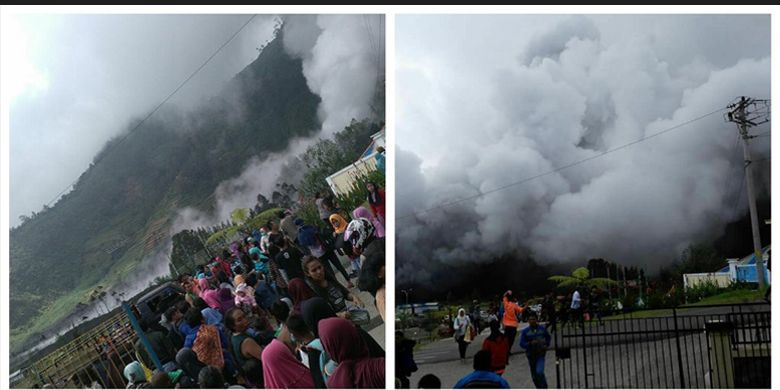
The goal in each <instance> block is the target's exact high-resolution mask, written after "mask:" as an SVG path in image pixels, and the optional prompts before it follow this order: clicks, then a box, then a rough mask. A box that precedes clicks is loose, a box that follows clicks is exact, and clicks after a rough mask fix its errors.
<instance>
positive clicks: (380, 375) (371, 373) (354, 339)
mask: <svg viewBox="0 0 780 390" xmlns="http://www.w3.org/2000/svg"><path fill="white" fill-rule="evenodd" d="M318 327H319V336H320V340H321V341H322V346H323V347H324V348H325V351H327V352H328V354H329V355H330V357H331V359H333V360H334V361H336V362H338V363H339V365H338V367H336V371H334V372H333V375H331V376H330V378H328V388H336V389H353V388H358V389H360V388H363V389H380V388H384V387H385V358H372V357H370V356H369V353H368V347H367V346H366V343H365V342H364V341H363V339H362V338H361V337H360V334H359V333H358V331H357V328H355V325H354V324H353V323H352V322H350V321H349V320H345V319H343V318H328V319H324V320H321V321H320V322H319V325H318Z"/></svg>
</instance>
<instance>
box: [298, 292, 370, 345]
mask: <svg viewBox="0 0 780 390" xmlns="http://www.w3.org/2000/svg"><path fill="white" fill-rule="evenodd" d="M301 317H303V321H304V322H306V326H308V327H309V329H311V331H312V332H313V333H314V337H316V338H319V337H320V336H319V332H318V326H319V323H320V321H321V320H324V319H326V318H335V317H336V312H334V311H333V309H332V308H331V307H330V305H329V304H328V302H327V301H326V300H325V299H323V298H320V297H314V298H311V299H307V300H306V301H305V302H303V304H302V305H301ZM357 330H358V333H360V337H361V338H362V339H363V342H365V343H366V345H367V346H368V354H369V355H370V356H371V357H384V356H385V350H384V349H382V346H381V345H379V343H377V342H376V340H374V338H373V337H371V335H370V334H368V332H366V331H365V330H363V329H362V328H360V327H358V328H357Z"/></svg>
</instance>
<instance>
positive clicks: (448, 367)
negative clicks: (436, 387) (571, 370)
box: [409, 324, 555, 389]
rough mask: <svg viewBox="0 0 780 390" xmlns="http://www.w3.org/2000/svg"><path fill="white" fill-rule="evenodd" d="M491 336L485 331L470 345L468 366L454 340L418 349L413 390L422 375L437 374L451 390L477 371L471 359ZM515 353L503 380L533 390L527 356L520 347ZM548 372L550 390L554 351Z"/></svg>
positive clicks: (443, 384)
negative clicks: (461, 379)
mask: <svg viewBox="0 0 780 390" xmlns="http://www.w3.org/2000/svg"><path fill="white" fill-rule="evenodd" d="M525 326H526V325H525V324H521V325H520V327H519V329H522V328H523V327H525ZM489 333H490V331H489V330H485V331H484V332H482V333H481V334H480V335H478V336H477V338H476V340H474V342H472V343H471V345H469V348H468V349H467V350H466V356H467V357H468V358H467V359H466V363H465V364H464V363H462V362H461V361H460V356H459V355H458V344H457V343H456V342H455V341H454V340H453V339H452V338H447V339H443V340H439V341H435V342H433V343H430V344H427V345H423V346H421V347H419V348H418V349H417V350H415V353H414V360H415V362H417V367H418V370H417V372H415V373H413V374H412V376H411V377H410V378H409V380H410V383H411V385H412V387H413V388H416V386H417V382H418V381H419V380H420V378H421V377H422V376H423V375H426V374H434V375H436V376H437V377H439V379H440V380H441V384H442V388H443V389H448V388H449V389H451V388H452V387H453V386H454V385H455V383H457V382H458V380H460V378H462V377H464V376H466V375H467V374H469V373H471V372H472V371H473V370H474V368H473V364H474V361H473V359H472V358H473V357H474V354H475V353H476V352H477V351H478V350H479V349H480V347H481V346H482V341H484V339H485V338H486V337H487V335H488V334H489ZM515 344H517V341H515ZM512 351H513V354H512V355H511V356H510V358H509V365H508V366H507V368H506V372H505V373H504V379H506V381H507V382H509V386H511V387H512V388H534V387H535V386H534V383H533V381H532V380H531V372H530V368H529V367H528V360H527V359H526V357H525V353H523V352H521V349H520V347H519V346H517V345H515V346H514V347H513V348H512ZM545 373H546V376H547V382H548V384H549V385H550V387H554V386H555V353H554V352H552V351H550V352H548V353H547V357H546V365H545Z"/></svg>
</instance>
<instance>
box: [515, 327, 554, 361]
mask: <svg viewBox="0 0 780 390" xmlns="http://www.w3.org/2000/svg"><path fill="white" fill-rule="evenodd" d="M551 339H552V337H550V333H549V332H548V331H547V329H546V328H545V327H544V325H542V324H539V325H537V326H536V329H531V327H530V326H527V327H525V328H524V329H523V331H522V332H520V347H521V348H523V349H525V353H527V354H531V353H534V352H538V350H534V348H533V347H531V343H532V342H533V341H535V340H541V341H543V345H544V347H545V348H547V347H549V346H550V340H551ZM537 342H538V341H537Z"/></svg>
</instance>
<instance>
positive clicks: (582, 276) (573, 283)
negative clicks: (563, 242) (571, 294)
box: [547, 267, 617, 288]
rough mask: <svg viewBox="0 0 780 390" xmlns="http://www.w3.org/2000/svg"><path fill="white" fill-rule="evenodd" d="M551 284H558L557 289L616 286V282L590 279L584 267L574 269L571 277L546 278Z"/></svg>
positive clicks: (605, 279)
mask: <svg viewBox="0 0 780 390" xmlns="http://www.w3.org/2000/svg"><path fill="white" fill-rule="evenodd" d="M547 280H549V281H551V282H555V283H558V287H559V288H562V287H580V286H585V287H602V286H608V285H616V284H617V282H616V281H614V280H612V279H607V278H591V277H590V271H588V269H587V268H585V267H580V268H577V269H575V270H574V271H573V272H572V273H571V276H566V275H554V276H550V277H549V278H547Z"/></svg>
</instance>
